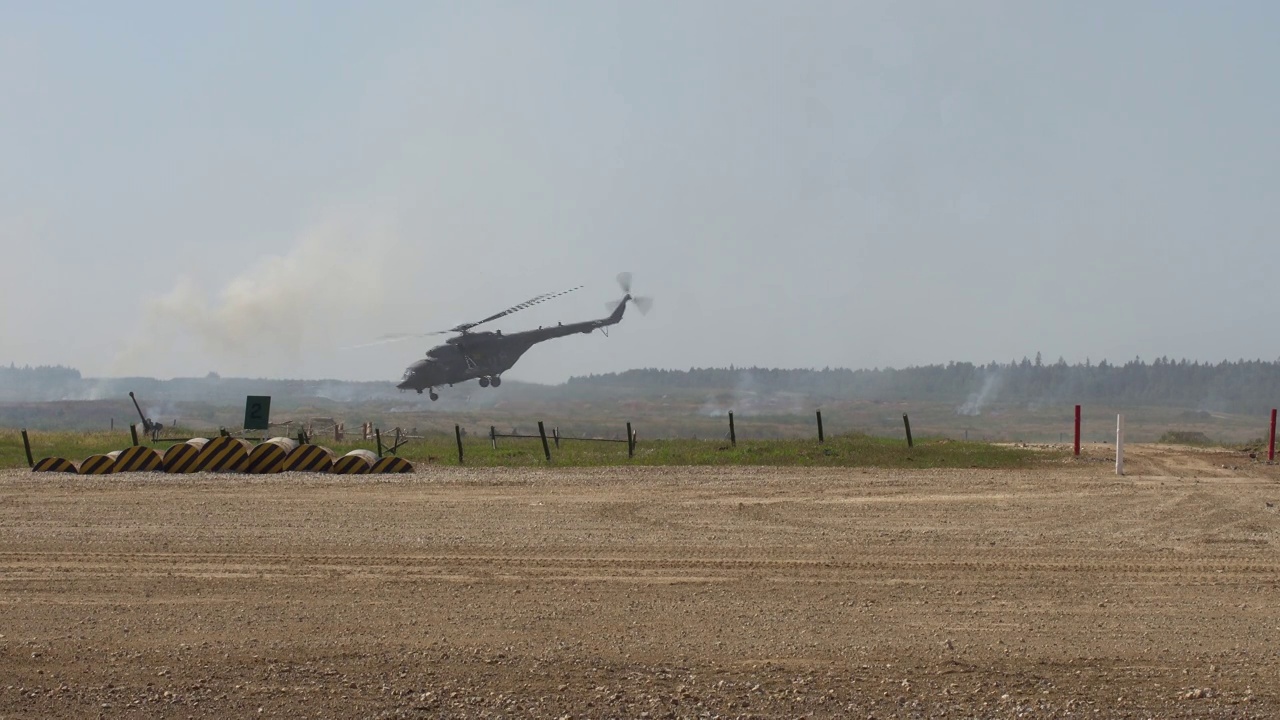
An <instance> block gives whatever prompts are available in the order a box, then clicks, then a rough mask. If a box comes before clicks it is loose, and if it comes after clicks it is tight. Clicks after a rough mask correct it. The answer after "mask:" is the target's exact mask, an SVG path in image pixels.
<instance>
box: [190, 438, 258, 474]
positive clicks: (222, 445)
mask: <svg viewBox="0 0 1280 720" xmlns="http://www.w3.org/2000/svg"><path fill="white" fill-rule="evenodd" d="M251 447H252V446H251V445H250V444H249V441H248V440H244V439H242V438H235V437H229V436H227V435H219V436H218V437H216V438H214V439H212V440H210V441H209V442H207V443H205V446H204V448H202V449H201V450H200V455H199V456H198V457H197V458H196V469H195V472H201V471H208V472H243V471H244V466H245V465H246V464H247V463H248V462H249V450H250V448H251Z"/></svg>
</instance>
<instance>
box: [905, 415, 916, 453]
mask: <svg viewBox="0 0 1280 720" xmlns="http://www.w3.org/2000/svg"><path fill="white" fill-rule="evenodd" d="M902 425H903V426H904V427H906V428H907V447H915V443H913V442H911V420H909V419H908V418H907V414H906V413H902Z"/></svg>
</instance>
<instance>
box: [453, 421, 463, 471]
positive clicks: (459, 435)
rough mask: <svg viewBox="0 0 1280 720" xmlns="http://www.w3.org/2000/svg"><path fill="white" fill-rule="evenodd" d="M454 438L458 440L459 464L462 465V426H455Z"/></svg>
mask: <svg viewBox="0 0 1280 720" xmlns="http://www.w3.org/2000/svg"><path fill="white" fill-rule="evenodd" d="M453 436H454V437H456V438H458V464H459V465H461V464H462V426H461V425H454V426H453Z"/></svg>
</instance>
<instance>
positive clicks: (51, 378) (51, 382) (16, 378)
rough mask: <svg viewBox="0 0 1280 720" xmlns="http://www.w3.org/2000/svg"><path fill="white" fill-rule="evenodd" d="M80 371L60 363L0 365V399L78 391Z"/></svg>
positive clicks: (23, 398) (11, 399)
mask: <svg viewBox="0 0 1280 720" xmlns="http://www.w3.org/2000/svg"><path fill="white" fill-rule="evenodd" d="M81 379H82V378H81V377H80V371H79V370H76V369H75V368H69V367H63V366H62V365H40V366H37V367H31V366H30V365H23V366H22V367H18V366H17V365H15V364H13V363H9V366H8V367H5V366H3V365H0V400H7V401H15V400H26V399H27V397H29V396H31V395H33V394H35V395H39V396H42V397H44V396H57V397H61V396H63V395H66V394H69V393H74V392H78V391H79V388H80V383H81Z"/></svg>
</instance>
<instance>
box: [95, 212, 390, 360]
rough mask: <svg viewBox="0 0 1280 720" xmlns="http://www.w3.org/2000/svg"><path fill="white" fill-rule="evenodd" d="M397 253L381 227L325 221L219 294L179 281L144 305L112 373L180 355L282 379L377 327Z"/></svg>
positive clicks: (190, 279)
mask: <svg viewBox="0 0 1280 720" xmlns="http://www.w3.org/2000/svg"><path fill="white" fill-rule="evenodd" d="M403 246H404V244H403V243H402V242H401V241H400V240H399V238H398V237H397V236H396V234H395V233H394V231H393V230H392V229H391V228H390V227H388V226H385V225H378V224H375V223H370V222H351V221H345V222H344V221H330V222H325V223H322V224H319V225H316V226H313V227H311V228H309V229H307V230H306V231H305V232H303V233H301V234H300V235H299V236H298V237H297V238H296V240H294V242H293V244H292V245H291V246H290V247H288V248H287V250H286V251H285V252H283V253H281V254H274V253H270V252H268V253H265V254H263V255H262V256H260V257H257V258H255V259H253V261H252V262H251V263H250V264H248V265H246V266H245V267H244V268H243V269H241V270H240V272H239V273H238V274H236V275H235V276H234V277H232V278H231V279H230V280H229V281H228V282H226V283H225V284H224V285H223V286H222V287H220V288H215V289H212V290H210V289H209V288H207V287H205V286H204V285H203V284H202V283H201V282H200V281H198V280H197V279H196V278H194V277H192V276H190V275H179V276H178V277H177V278H176V280H175V282H174V284H173V286H172V287H170V288H169V289H168V290H167V291H165V292H163V293H162V294H158V295H155V296H153V297H150V298H148V299H147V301H146V303H145V305H144V307H143V308H142V317H143V319H142V324H141V327H140V329H139V330H138V331H137V332H136V333H135V334H134V335H133V337H132V339H131V341H130V342H129V344H128V346H127V347H126V348H125V350H124V351H123V352H122V353H121V354H120V356H119V357H117V358H116V360H115V362H114V364H113V371H114V372H113V374H115V375H129V374H131V373H132V372H133V370H132V369H133V368H138V367H155V366H156V365H157V364H158V363H157V361H158V360H160V361H163V360H165V359H167V358H166V356H167V355H169V354H171V353H175V352H181V351H182V350H184V349H185V350H194V351H195V352H196V353H197V354H198V355H199V356H201V357H203V358H204V359H205V360H206V362H205V363H204V365H203V367H208V368H209V369H210V370H212V369H213V368H218V369H219V372H231V373H237V372H239V373H247V374H249V375H251V376H252V375H255V374H256V375H264V374H268V373H276V374H279V373H285V374H287V373H288V372H289V371H290V370H291V369H293V368H294V367H296V365H297V364H298V363H299V362H301V361H302V360H303V359H304V356H305V354H306V353H308V352H315V353H325V354H330V353H333V352H334V351H335V349H336V347H337V346H338V345H340V344H341V342H340V341H339V338H344V337H345V338H348V339H349V338H350V336H351V335H352V334H356V335H359V334H361V333H367V332H370V331H371V330H370V328H372V327H376V325H373V324H370V320H372V319H376V318H377V317H378V315H379V314H380V313H381V312H382V311H383V310H384V309H385V308H386V304H387V301H388V298H389V295H388V293H387V287H388V284H389V281H390V279H391V272H390V270H389V269H390V267H391V265H392V263H394V262H395V259H396V257H397V256H398V255H399V252H400V251H402V250H403V249H404V247H403ZM194 367H202V366H201V365H195V366H194Z"/></svg>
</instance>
